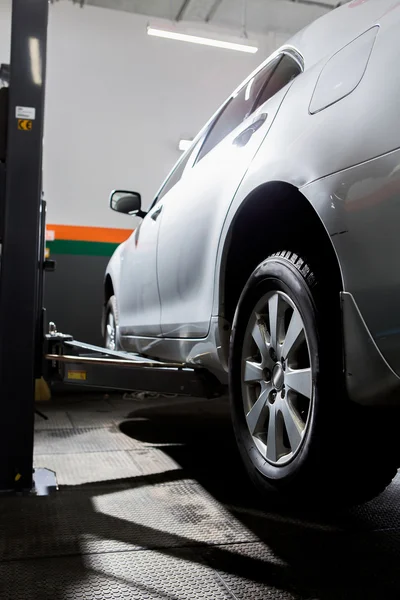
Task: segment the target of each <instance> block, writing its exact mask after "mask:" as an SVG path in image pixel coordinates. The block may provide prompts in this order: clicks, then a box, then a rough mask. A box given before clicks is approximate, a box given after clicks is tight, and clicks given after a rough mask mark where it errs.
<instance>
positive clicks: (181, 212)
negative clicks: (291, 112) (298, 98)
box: [158, 84, 290, 338]
mask: <svg viewBox="0 0 400 600" xmlns="http://www.w3.org/2000/svg"><path fill="white" fill-rule="evenodd" d="M289 88H290V84H289V85H288V86H286V87H285V88H283V89H282V90H281V91H280V92H278V93H277V94H276V95H275V96H274V97H273V98H271V99H270V100H268V101H267V102H265V103H264V104H263V105H262V106H260V107H259V108H258V109H257V110H256V111H255V112H254V113H253V114H251V115H250V116H249V117H248V118H247V119H246V120H245V121H244V122H243V123H241V124H240V125H239V126H238V127H237V128H236V129H234V130H233V131H232V132H231V133H230V134H229V135H228V136H227V137H226V138H225V139H224V140H223V141H222V142H221V143H220V144H218V146H216V147H215V148H214V149H213V150H211V152H209V153H208V154H207V155H206V156H205V157H204V158H203V159H202V160H200V161H199V162H198V164H196V165H195V166H194V167H193V169H191V172H190V173H189V174H188V175H187V176H186V177H183V178H182V179H181V181H180V182H179V183H178V184H177V185H176V186H175V187H174V188H172V190H170V192H169V193H168V194H166V196H165V197H164V198H163V199H162V200H161V202H162V203H163V204H164V210H163V213H162V221H161V227H160V235H159V240H158V282H159V289H160V296H161V303H162V312H161V328H162V332H163V335H164V336H165V337H189V338H191V337H198V338H199V337H205V336H207V334H208V330H209V327H210V317H211V313H212V303H213V296H214V286H213V282H214V272H215V257H216V254H217V250H218V242H219V236H220V232H221V229H222V226H223V223H224V221H225V218H226V213H227V211H228V209H229V205H230V204H231V202H232V199H233V198H234V196H235V193H236V190H237V188H238V187H239V185H240V182H241V180H242V178H243V176H244V175H245V172H246V170H247V168H248V166H249V164H250V163H251V161H252V159H253V157H254V155H255V153H256V152H257V150H258V148H259V146H260V144H261V143H263V142H264V143H265V140H266V139H267V138H268V131H269V129H270V127H271V126H272V123H273V121H274V118H275V115H276V114H277V112H278V110H279V106H280V105H281V103H282V101H283V98H284V97H285V95H286V93H287V91H288V89H289ZM262 115H267V118H266V120H265V122H264V123H263V125H262V126H261V127H260V128H259V129H258V130H257V131H256V132H255V133H254V134H253V136H252V137H251V139H250V141H249V142H248V143H247V144H246V145H245V146H243V147H239V146H238V145H236V144H235V140H236V139H237V137H238V135H240V133H241V132H242V131H244V130H245V129H246V128H247V127H248V126H249V125H251V123H252V122H255V121H256V120H257V119H259V118H260V117H261V116H262ZM177 218H178V219H179V222H182V223H184V224H185V226H184V227H182V228H181V227H176V221H177ZM189 232H190V233H189ZM171 264H173V265H175V267H174V269H171V268H170V265H171Z"/></svg>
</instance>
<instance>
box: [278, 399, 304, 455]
mask: <svg viewBox="0 0 400 600" xmlns="http://www.w3.org/2000/svg"><path fill="white" fill-rule="evenodd" d="M280 409H281V412H282V416H283V421H284V423H285V427H286V431H287V434H288V438H289V443H290V448H291V450H292V452H295V451H296V450H297V448H298V447H299V445H300V442H301V439H302V434H303V431H304V423H303V422H302V421H301V419H300V418H299V417H298V415H297V414H296V411H295V410H294V409H293V407H292V406H290V403H289V401H288V400H287V399H286V398H285V399H284V400H282V402H281V406H280Z"/></svg>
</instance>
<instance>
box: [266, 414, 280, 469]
mask: <svg viewBox="0 0 400 600" xmlns="http://www.w3.org/2000/svg"><path fill="white" fill-rule="evenodd" d="M276 425H277V423H276V409H275V404H272V405H270V406H269V421H268V432H267V458H268V459H269V460H271V461H272V462H276V461H277V458H278V453H277V435H276Z"/></svg>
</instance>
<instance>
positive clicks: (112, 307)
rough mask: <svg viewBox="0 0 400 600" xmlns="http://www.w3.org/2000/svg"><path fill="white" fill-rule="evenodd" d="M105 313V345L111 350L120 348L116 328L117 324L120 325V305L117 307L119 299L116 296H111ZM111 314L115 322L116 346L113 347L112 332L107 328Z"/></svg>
mask: <svg viewBox="0 0 400 600" xmlns="http://www.w3.org/2000/svg"><path fill="white" fill-rule="evenodd" d="M105 315H106V317H105V325H104V347H105V348H108V349H109V350H120V345H119V341H118V335H117V329H116V326H117V325H118V307H117V300H116V298H115V296H111V298H110V299H109V301H108V303H107V306H106V311H105ZM110 316H111V318H112V320H113V322H114V344H115V347H114V348H112V347H111V344H110V333H109V332H108V330H107V327H108V325H109V324H110Z"/></svg>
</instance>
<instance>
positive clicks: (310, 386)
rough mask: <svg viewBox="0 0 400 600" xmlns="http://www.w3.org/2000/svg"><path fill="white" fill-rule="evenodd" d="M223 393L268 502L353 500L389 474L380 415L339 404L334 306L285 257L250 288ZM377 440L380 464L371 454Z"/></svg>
mask: <svg viewBox="0 0 400 600" xmlns="http://www.w3.org/2000/svg"><path fill="white" fill-rule="evenodd" d="M230 396H231V406H232V417H233V424H234V429H235V434H236V438H237V442H238V445H239V449H240V452H241V455H242V458H243V461H244V464H245V466H246V469H247V471H248V473H249V475H250V477H251V479H252V480H253V482H254V483H255V484H256V486H257V487H258V488H259V489H260V490H261V491H262V492H263V493H267V494H268V495H269V496H270V497H271V494H272V495H273V494H274V493H275V495H276V493H277V492H278V493H279V497H280V498H281V499H284V498H286V499H287V500H288V501H289V502H291V503H293V502H295V503H296V504H301V503H303V502H306V503H307V504H310V501H311V502H320V501H323V502H327V501H329V502H331V501H333V502H335V503H336V502H343V501H344V502H345V503H354V502H358V501H361V500H365V499H367V498H369V497H372V496H374V495H376V494H378V493H379V492H380V491H382V490H383V489H384V488H385V486H386V485H388V483H390V481H391V480H392V478H393V477H394V475H395V473H396V466H397V460H396V457H395V456H394V455H392V456H391V455H390V436H387V429H386V432H385V433H384V435H382V432H381V431H379V429H380V427H379V426H378V421H379V418H380V417H377V415H376V413H375V412H374V411H369V410H367V409H363V408H361V407H357V406H355V405H353V404H352V403H350V402H349V401H348V400H347V399H346V394H345V391H344V385H343V373H342V361H341V344H340V312H339V307H338V306H336V305H335V302H330V301H328V299H327V298H326V296H324V293H323V286H322V285H321V284H320V283H319V282H318V280H317V278H316V277H315V275H314V273H313V272H312V270H311V268H310V267H309V265H308V264H307V263H306V262H305V261H304V260H303V259H302V258H300V257H299V256H297V255H296V254H294V253H292V252H279V253H277V254H274V255H273V256H270V257H269V258H268V259H267V260H265V261H264V262H263V263H262V264H260V265H259V266H258V267H257V269H256V270H255V271H254V272H253V274H252V275H251V277H250V279H249V281H248V282H247V285H246V287H245V290H244V292H243V294H242V296H241V299H240V302H239V306H238V309H237V311H236V315H235V320H234V325H233V329H232V338H231V352H230ZM377 418H378V421H377ZM371 436H372V437H371ZM388 437H389V439H387V438H388ZM377 438H379V443H381V444H382V445H381V448H382V450H383V446H384V445H385V446H386V451H385V456H386V457H387V458H386V461H381V460H380V459H379V456H378V455H377V454H376V452H374V450H373V448H374V447H375V448H376V445H375V444H376V442H377ZM371 439H374V440H375V441H374V444H371V442H370V440H371ZM350 455H351V459H349V457H350Z"/></svg>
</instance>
